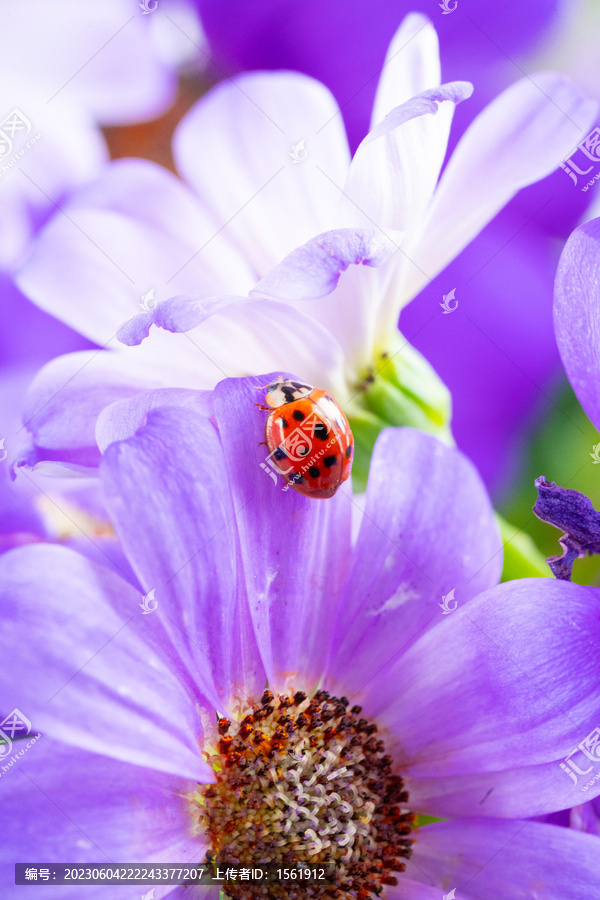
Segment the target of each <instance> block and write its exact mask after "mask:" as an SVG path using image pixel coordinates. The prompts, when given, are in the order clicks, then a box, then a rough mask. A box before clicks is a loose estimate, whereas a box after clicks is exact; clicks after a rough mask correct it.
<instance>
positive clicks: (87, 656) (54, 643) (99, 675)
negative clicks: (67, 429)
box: [0, 544, 212, 781]
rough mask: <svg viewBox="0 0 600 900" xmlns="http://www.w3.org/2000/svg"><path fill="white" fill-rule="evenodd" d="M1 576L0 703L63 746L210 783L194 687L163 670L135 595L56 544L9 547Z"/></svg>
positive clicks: (159, 644) (156, 626) (156, 639)
mask: <svg viewBox="0 0 600 900" xmlns="http://www.w3.org/2000/svg"><path fill="white" fill-rule="evenodd" d="M0 573H1V578H0V583H1V585H2V588H1V594H0V602H1V605H2V618H3V635H4V639H5V640H6V641H7V643H8V644H10V646H11V647H12V651H11V665H10V667H4V668H3V669H2V671H1V673H0V679H1V680H2V681H3V682H4V684H3V696H4V697H5V698H6V699H5V703H6V704H7V705H9V706H10V707H11V708H12V707H18V708H19V709H20V710H21V711H22V712H23V714H24V715H26V716H27V718H28V719H30V720H31V721H32V722H33V726H34V728H37V729H39V730H41V731H43V732H44V733H45V734H49V735H50V736H52V737H55V738H57V739H59V740H62V741H64V742H65V743H68V744H72V745H75V746H78V747H80V748H82V749H85V750H89V751H91V752H97V753H103V754H105V755H107V756H111V757H113V758H115V759H121V760H127V761H128V762H131V763H135V764H138V765H145V766H149V767H151V768H155V769H157V770H158V771H162V772H170V773H172V774H176V775H180V776H182V777H187V778H195V779H200V780H208V781H210V780H212V775H211V769H210V768H209V767H208V766H207V764H206V763H205V762H204V761H203V760H202V758H201V757H200V753H199V750H198V744H197V740H198V738H199V737H201V735H202V727H201V725H200V721H199V718H198V713H197V710H196V706H195V704H196V703H197V702H198V690H197V688H196V689H195V690H194V689H193V687H191V686H188V690H187V692H186V690H185V688H184V686H183V684H182V681H181V680H180V678H179V677H178V674H179V673H176V672H175V671H173V670H172V669H169V668H168V667H167V666H166V665H165V662H164V655H165V654H164V648H165V646H167V645H168V642H167V640H166V637H165V635H164V632H163V630H162V626H161V624H160V621H159V619H158V618H154V619H153V618H152V616H143V615H142V612H141V610H140V601H141V599H142V598H141V597H140V595H139V594H138V592H137V591H136V590H134V589H133V588H132V587H130V586H129V585H128V583H127V582H126V581H125V580H124V579H123V578H119V577H117V576H115V575H114V574H113V572H111V571H109V569H108V568H105V567H103V566H102V567H101V566H97V565H95V564H94V563H92V562H90V561H89V560H87V559H85V558H83V557H80V556H79V555H78V554H76V553H74V552H73V551H71V550H67V549H65V548H62V547H57V546H48V545H40V544H38V545H35V546H32V547H25V548H22V549H19V550H13V551H11V552H10V553H7V554H5V555H4V556H3V557H1V558H0ZM149 619H150V621H148V620H149ZM161 636H162V637H161Z"/></svg>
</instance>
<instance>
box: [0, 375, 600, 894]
mask: <svg viewBox="0 0 600 900" xmlns="http://www.w3.org/2000/svg"><path fill="white" fill-rule="evenodd" d="M268 377H269V376H263V377H262V378H253V379H242V380H229V381H224V382H222V383H220V384H219V385H218V386H217V388H216V390H215V391H214V393H213V394H205V393H201V392H194V391H186V390H167V391H160V392H159V393H158V394H156V395H154V396H152V397H147V398H146V399H145V401H144V402H142V401H141V399H140V398H139V397H138V398H134V399H133V400H125V401H123V402H122V403H121V404H120V407H119V410H118V411H117V410H116V409H113V415H112V417H111V418H110V421H109V420H108V419H106V420H105V432H104V437H105V439H106V440H107V441H108V446H107V448H106V450H105V453H104V456H103V459H102V463H101V478H102V484H103V487H104V491H105V496H106V502H107V506H108V508H109V510H110V513H111V516H112V519H113V521H114V525H115V529H116V532H117V534H118V536H119V538H120V541H121V544H122V550H123V552H122V553H121V554H119V555H117V554H115V553H111V554H107V555H105V556H102V554H101V553H99V552H98V551H97V549H96V550H95V551H94V558H92V554H91V553H89V552H87V551H85V549H84V550H83V553H77V552H75V551H73V550H70V549H67V548H64V547H57V546H50V545H36V546H30V547H26V548H20V549H17V550H12V551H10V552H9V553H7V554H5V555H4V556H3V557H2V558H1V559H0V574H1V578H0V584H1V585H2V587H1V592H0V596H1V603H2V607H1V612H2V617H3V638H4V643H5V645H6V646H10V647H11V653H10V659H8V660H7V661H6V662H7V664H6V665H4V666H3V667H2V670H1V672H0V682H1V683H2V688H3V690H2V696H3V698H4V700H3V703H4V704H5V705H8V708H9V709H10V708H13V707H16V708H18V709H19V710H21V711H22V713H23V714H24V715H25V716H27V717H28V719H30V720H31V722H32V723H33V727H34V728H35V729H36V731H39V732H40V733H41V734H42V735H43V737H42V739H41V740H40V741H39V742H37V743H36V745H35V747H33V748H31V750H30V751H29V753H28V754H27V755H26V757H24V758H22V759H19V760H18V764H15V765H14V767H11V768H10V769H9V770H8V771H7V772H5V773H4V772H2V770H1V769H0V774H1V777H0V795H1V796H2V804H1V807H0V808H1V810H2V821H3V828H2V844H3V857H4V859H10V860H11V861H12V860H14V859H18V860H26V859H31V860H32V859H33V858H34V857H35V858H36V859H37V860H40V859H43V860H44V861H45V862H52V861H62V860H64V861H66V860H68V861H71V862H75V863H88V862H116V861H140V862H142V861H143V862H153V861H154V862H159V861H160V862H199V861H201V860H202V859H203V858H204V856H205V854H206V852H207V851H210V852H213V853H215V854H217V855H219V854H220V855H221V857H222V858H226V857H227V855H228V854H229V855H231V854H238V855H239V856H243V857H244V859H249V860H253V861H255V862H259V861H261V860H259V857H260V856H261V854H262V856H264V855H265V854H266V853H270V854H271V855H272V858H273V859H278V858H279V856H277V854H281V853H284V852H287V851H288V850H289V847H288V845H287V843H286V840H287V839H284V838H283V836H284V835H286V834H289V835H290V836H291V837H293V838H294V841H293V842H292V843H294V844H295V845H296V846H297V848H298V851H297V855H298V856H299V857H300V858H305V859H309V860H314V859H317V858H319V859H320V858H321V857H320V854H325V855H327V854H328V855H330V856H331V857H333V858H334V859H335V860H336V861H337V864H338V874H341V875H344V876H346V875H347V874H348V865H349V860H350V854H349V849H348V848H349V847H350V848H351V849H352V852H353V853H355V858H354V860H353V861H354V863H364V864H365V870H364V871H362V872H361V870H360V869H358V868H357V869H356V870H355V873H354V875H353V877H354V878H356V885H355V887H354V888H352V889H351V890H358V888H359V887H360V886H361V879H364V882H366V883H367V885H374V886H375V887H377V886H378V885H380V884H381V876H382V873H383V877H384V878H385V879H387V881H383V884H384V890H385V896H386V897H387V898H388V900H396V898H397V900H400V898H402V900H412V898H415V900H416V898H419V900H420V898H435V900H438V898H439V892H440V890H444V891H450V890H451V889H452V888H456V889H457V896H458V897H469V898H471V900H505V898H506V897H507V896H511V897H517V896H521V897H532V896H535V894H536V893H537V894H538V895H539V896H543V897H544V898H545V900H567V898H568V900H582V898H583V897H586V896H592V895H593V893H592V892H593V890H594V889H595V888H596V887H597V884H598V869H597V864H598V839H597V837H595V836H594V835H591V834H585V833H580V832H576V831H575V830H572V829H566V828H560V827H557V826H555V825H550V824H542V823H539V822H533V821H528V819H530V818H531V817H534V816H540V815H543V814H548V813H551V812H553V811H555V810H560V809H565V808H567V807H570V806H575V805H576V803H577V802H578V800H579V797H580V793H579V790H578V785H576V784H573V781H572V779H571V778H569V777H567V776H566V775H565V773H564V772H563V771H562V770H561V767H560V762H561V761H562V760H563V758H564V757H565V756H567V754H568V753H569V752H570V751H571V750H572V747H573V745H577V744H578V743H579V742H580V741H581V740H582V739H583V738H584V737H585V735H586V734H588V733H589V732H590V730H591V729H593V728H594V726H595V725H596V724H597V718H598V714H599V710H598V692H599V688H600V681H599V680H600V651H599V649H598V648H599V646H600V641H599V638H600V633H599V629H600V624H599V623H600V594H599V592H598V590H597V589H594V588H589V587H581V586H579V585H574V584H569V583H565V582H559V581H552V580H546V579H527V580H522V581H518V582H510V583H506V584H503V585H500V586H498V584H497V581H498V577H499V572H500V567H501V542H500V539H499V535H498V533H497V529H496V525H495V523H494V516H493V510H492V508H491V504H490V502H489V499H488V497H487V495H486V493H485V490H484V488H483V485H482V483H481V480H480V478H479V476H478V475H477V474H476V472H475V470H474V468H473V466H472V464H471V463H469V462H468V460H467V459H466V458H465V457H464V456H462V454H460V453H459V452H458V451H455V450H453V449H450V448H448V447H446V446H445V445H444V444H442V443H441V442H439V441H438V440H437V439H435V438H434V437H431V436H428V435H425V434H422V433H420V432H418V431H416V430H412V429H387V430H385V431H384V432H383V433H382V434H381V435H380V437H379V439H378V441H377V444H376V447H375V451H374V454H373V461H372V466H371V474H370V479H369V485H368V490H367V496H366V506H365V510H364V514H363V515H362V517H361V520H360V528H359V531H358V536H357V537H356V539H355V540H354V541H353V540H352V537H351V516H352V510H353V501H352V496H351V494H350V493H348V492H344V490H345V489H344V488H342V489H340V491H339V492H338V494H337V495H336V496H335V497H334V498H332V499H331V500H328V501H327V502H318V501H311V500H310V499H307V498H305V497H302V496H300V495H297V494H295V493H293V492H287V493H285V492H283V491H281V490H277V489H276V488H275V486H274V485H273V484H272V482H271V479H270V478H269V477H267V476H266V475H265V474H264V473H263V471H262V470H261V467H260V463H261V461H262V460H263V458H264V448H261V447H260V446H259V440H260V436H261V432H262V427H263V423H264V413H263V412H262V411H260V410H258V409H256V408H255V405H254V401H255V399H256V387H257V386H258V385H259V384H263V383H264V382H265V381H266V380H268ZM400 461H401V463H402V464H401V465H400V464H399V462H400ZM450 590H454V596H455V599H456V600H457V602H458V608H456V609H455V610H454V611H453V612H452V614H451V615H448V616H443V615H442V614H441V613H440V611H439V601H440V599H441V598H442V597H443V596H446V595H447V594H448V593H449V591H450ZM148 594H152V598H153V600H154V603H153V604H149V606H152V607H154V611H153V612H152V614H148V615H144V614H143V612H140V608H139V607H140V597H141V595H143V596H148ZM583 676H584V677H583ZM265 688H267V689H268V691H270V692H271V693H267V694H265V695H263V694H264V692H265ZM317 690H318V691H320V692H324V691H325V692H328V695H329V696H326V695H325V694H323V693H318V694H316V695H315V696H314V697H313V695H314V693H315V691H317ZM304 695H306V698H305V697H304ZM311 697H313V701H312V703H311V702H309V699H310V698H311ZM282 698H283V699H282ZM337 698H339V699H337ZM347 698H348V699H347ZM253 703H254V705H253ZM282 705H283V707H284V709H283V710H282ZM317 706H320V707H321V710H320V711H318V710H317V709H316V707H317ZM357 707H361V710H360V711H357ZM282 712H283V713H284V715H283V716H282ZM247 716H251V717H252V718H251V719H247V718H246V717H247ZM218 717H225V718H227V719H228V720H229V721H228V722H219V721H218ZM359 717H362V719H363V721H362V723H361V722H360V721H359ZM275 720H277V721H275ZM259 731H260V732H261V734H259V733H258V732H259ZM261 754H262V756H261ZM269 754H271V756H270V757H269ZM259 757H260V759H259ZM261 760H262V762H261ZM265 764H266V765H267V768H266V774H265V772H263V771H262V770H263V768H264V765H265ZM368 773H371V774H370V775H369V774H368ZM373 773H375V776H374V775H373ZM259 779H262V781H260V780H259ZM319 779H321V781H319ZM255 787H258V790H254V788H255ZM333 788H335V790H333ZM405 792H408V796H406V793H405ZM598 793H600V783H598V784H596V785H594V787H593V788H591V789H590V791H589V793H588V794H587V795H586V797H589V796H590V794H591V795H592V797H593V796H595V795H596V794H598ZM304 804H306V806H304ZM301 806H302V807H303V809H304V810H307V812H306V814H305V813H304V812H303V809H301V808H300V807H301ZM392 807H393V808H392ZM413 814H416V815H425V816H435V817H438V818H439V817H443V818H444V819H445V820H446V821H439V822H437V823H435V824H427V825H425V824H423V822H422V820H419V819H416V820H415V819H414V818H413ZM223 815H224V816H225V821H226V822H230V823H233V826H232V827H228V828H227V829H225V828H224V826H223V818H222V817H223ZM384 818H385V821H384ZM288 822H289V825H288V824H287V823H288ZM236 826H237V827H236ZM244 835H251V837H250V838H248V837H246V838H244ZM290 840H291V838H290ZM282 847H283V848H284V849H283V850H282V849H281V848H282ZM273 854H274V855H273ZM378 860H380V861H381V866H382V867H383V868H381V867H379V868H377V865H376V864H377V861H378ZM262 861H264V860H262ZM402 864H404V865H405V866H406V869H405V871H401V869H402ZM373 867H374V868H373ZM374 872H375V873H376V874H374ZM8 874H9V875H10V879H11V880H12V877H13V875H12V868H11V872H10V873H8ZM396 881H397V883H394V882H396ZM363 886H364V884H363ZM371 889H372V888H371V887H370V886H367V888H366V891H367V893H366V895H365V894H364V893H363V894H361V896H368V895H369V891H370V890H371ZM27 890H28V889H27V888H24V887H19V888H16V889H15V891H14V895H15V896H16V895H17V892H18V895H19V896H21V895H22V896H28V894H27ZM29 890H33V888H31V889H29ZM349 890H350V889H349ZM156 891H157V896H166V895H167V894H168V895H169V896H173V897H182V900H183V898H186V897H193V896H204V895H207V896H211V897H212V896H214V897H215V898H216V896H217V893H216V889H214V888H213V889H210V888H166V887H163V888H157V889H156ZM46 892H47V893H48V895H49V896H51V897H62V896H63V895H64V896H67V895H69V896H70V894H68V893H67V891H66V890H65V889H61V888H58V887H56V888H47V891H46ZM12 895H13V892H12V891H11V889H10V888H9V889H4V896H12ZM86 895H89V896H90V897H100V896H102V897H104V896H110V897H111V898H113V900H118V898H121V897H123V898H129V897H130V896H131V888H125V887H121V888H119V887H114V886H111V887H110V888H108V887H102V886H97V887H95V888H93V887H86ZM342 896H344V895H343V894H342Z"/></svg>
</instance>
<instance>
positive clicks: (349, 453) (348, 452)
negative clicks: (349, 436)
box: [346, 444, 352, 459]
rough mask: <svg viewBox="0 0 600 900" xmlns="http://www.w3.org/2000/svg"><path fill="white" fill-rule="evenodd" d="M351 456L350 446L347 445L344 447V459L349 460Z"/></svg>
mask: <svg viewBox="0 0 600 900" xmlns="http://www.w3.org/2000/svg"><path fill="white" fill-rule="evenodd" d="M351 456H352V444H349V445H348V446H347V447H346V459H350V457H351Z"/></svg>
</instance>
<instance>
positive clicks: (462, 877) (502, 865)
mask: <svg viewBox="0 0 600 900" xmlns="http://www.w3.org/2000/svg"><path fill="white" fill-rule="evenodd" d="M406 874H407V876H408V877H410V878H413V879H415V880H417V879H422V880H424V881H425V882H426V883H428V884H435V885H436V886H437V887H438V888H439V889H440V890H445V891H446V890H449V889H450V888H451V887H455V888H456V900H462V898H467V897H468V898H469V900H506V898H507V897H515V898H516V897H523V898H525V897H528V898H529V897H531V898H533V897H540V898H541V897H543V898H544V900H582V898H584V897H593V896H594V894H595V892H596V891H597V889H598V840H597V838H595V837H593V836H592V835H588V834H578V833H577V832H575V831H573V830H572V829H569V828H559V827H558V826H556V825H543V824H540V823H539V822H523V821H512V822H507V821H503V820H501V819H498V820H496V821H489V820H483V819H468V820H467V821H464V822H456V821H453V822H438V823H436V824H435V825H427V826H426V827H425V828H421V829H420V831H419V832H418V835H417V840H416V843H415V845H414V847H413V855H412V858H411V859H410V860H409V861H408V864H407V872H406Z"/></svg>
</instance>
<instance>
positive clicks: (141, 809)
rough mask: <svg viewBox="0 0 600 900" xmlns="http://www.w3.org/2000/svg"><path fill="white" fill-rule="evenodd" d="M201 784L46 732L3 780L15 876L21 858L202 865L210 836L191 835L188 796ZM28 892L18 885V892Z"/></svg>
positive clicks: (0, 797)
mask: <svg viewBox="0 0 600 900" xmlns="http://www.w3.org/2000/svg"><path fill="white" fill-rule="evenodd" d="M19 743H22V744H26V743H27V742H26V741H22V742H19ZM13 746H14V745H13ZM0 771H1V769H0ZM196 789H197V784H196V783H195V782H194V781H190V780H188V779H183V778H179V777H177V776H174V775H167V774H165V773H164V772H157V771H156V770H154V769H149V768H145V767H142V766H136V765H131V764H130V763H127V762H121V761H117V760H114V759H111V758H109V757H106V756H102V755H97V754H94V753H88V752H86V751H83V750H80V749H78V748H73V747H69V746H67V745H65V744H61V743H60V742H58V741H55V740H53V739H52V738H50V737H48V736H47V735H46V734H43V735H42V737H41V738H39V739H38V740H37V741H36V742H35V743H34V744H32V745H31V746H30V747H28V749H27V750H26V752H25V753H24V754H23V756H22V757H20V758H18V759H17V760H16V761H15V763H14V764H13V765H12V766H11V768H10V769H9V770H8V772H5V773H4V774H3V775H2V777H1V779H0V808H1V810H2V813H1V816H0V822H1V823H2V826H3V831H5V835H4V838H3V857H4V858H5V859H6V860H10V861H11V865H12V866H13V870H12V878H13V880H14V861H15V860H23V859H25V860H27V859H34V858H35V859H41V860H43V861H44V862H45V863H51V862H64V861H65V860H68V861H69V862H74V863H77V864H85V863H98V862H101V863H110V862H125V861H131V862H135V863H144V862H152V861H156V862H174V863H180V862H182V861H184V860H186V861H188V860H189V861H190V862H192V861H196V862H200V861H201V859H202V857H203V855H204V852H205V851H206V849H207V846H206V841H205V840H204V839H203V837H202V835H201V834H192V831H193V827H192V826H193V819H192V816H191V814H190V812H191V810H190V808H189V803H188V801H187V800H186V794H190V793H192V792H193V791H194V790H196ZM23 890H24V888H17V892H16V893H17V895H19V896H20V895H21V892H22V891H23ZM57 890H58V889H57ZM64 890H65V889H64V888H63V891H64ZM106 891H107V888H106V887H105V886H96V887H92V886H89V887H86V891H85V895H86V897H87V896H90V897H93V898H97V897H98V898H102V897H106V896H107V894H106ZM61 894H62V895H63V896H64V894H63V893H62V891H61V892H59V896H60V895H61ZM25 895H26V894H25ZM50 896H56V894H52V893H50ZM110 896H111V898H112V897H116V898H121V897H123V898H124V900H129V898H131V896H132V892H131V887H126V888H123V892H119V890H118V888H117V887H116V886H113V887H111V889H110Z"/></svg>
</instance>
